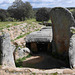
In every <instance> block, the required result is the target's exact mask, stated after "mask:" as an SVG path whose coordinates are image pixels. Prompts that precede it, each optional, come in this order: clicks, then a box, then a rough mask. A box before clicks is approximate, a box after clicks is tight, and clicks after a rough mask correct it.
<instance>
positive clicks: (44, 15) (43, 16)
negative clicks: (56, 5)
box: [36, 8, 49, 21]
mask: <svg viewBox="0 0 75 75" xmlns="http://www.w3.org/2000/svg"><path fill="white" fill-rule="evenodd" d="M36 20H37V21H48V20H49V12H48V9H47V8H40V9H39V10H38V11H37V12H36Z"/></svg>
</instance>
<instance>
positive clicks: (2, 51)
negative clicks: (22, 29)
mask: <svg viewBox="0 0 75 75" xmlns="http://www.w3.org/2000/svg"><path fill="white" fill-rule="evenodd" d="M13 52H14V47H13V46H12V45H11V41H10V36H9V34H8V33H5V34H3V35H2V36H0V65H2V66H9V67H15V63H14V57H13Z"/></svg>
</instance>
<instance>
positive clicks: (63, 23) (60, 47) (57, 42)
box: [50, 7, 74, 54]
mask: <svg viewBox="0 0 75 75" xmlns="http://www.w3.org/2000/svg"><path fill="white" fill-rule="evenodd" d="M50 14H51V15H50V16H51V21H52V29H53V42H52V49H53V51H56V52H57V53H58V54H67V52H68V50H69V42H70V27H71V26H73V25H74V18H73V16H72V14H71V12H70V11H69V10H67V9H66V8H62V7H55V8H53V9H52V10H51V12H50Z"/></svg>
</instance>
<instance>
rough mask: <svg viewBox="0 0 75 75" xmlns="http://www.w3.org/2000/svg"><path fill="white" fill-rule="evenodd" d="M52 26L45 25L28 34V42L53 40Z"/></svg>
mask: <svg viewBox="0 0 75 75" xmlns="http://www.w3.org/2000/svg"><path fill="white" fill-rule="evenodd" d="M51 41H52V28H51V27H49V26H48V27H45V28H42V29H41V30H40V31H35V32H32V33H30V34H29V35H27V36H26V42H51Z"/></svg>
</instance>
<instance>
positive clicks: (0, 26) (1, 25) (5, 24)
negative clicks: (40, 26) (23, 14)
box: [0, 19, 38, 30]
mask: <svg viewBox="0 0 75 75" xmlns="http://www.w3.org/2000/svg"><path fill="white" fill-rule="evenodd" d="M25 22H26V23H28V24H32V22H36V23H38V22H37V21H36V19H29V20H25V21H19V22H0V30H2V29H4V28H9V27H12V26H17V25H20V24H23V23H25Z"/></svg>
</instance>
